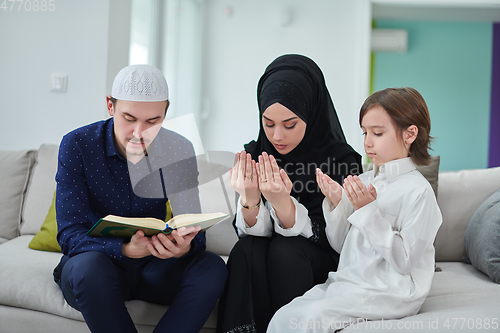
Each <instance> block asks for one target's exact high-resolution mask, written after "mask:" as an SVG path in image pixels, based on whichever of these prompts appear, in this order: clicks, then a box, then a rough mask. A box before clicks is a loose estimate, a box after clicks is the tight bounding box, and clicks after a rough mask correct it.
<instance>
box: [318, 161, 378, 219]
mask: <svg viewBox="0 0 500 333" xmlns="http://www.w3.org/2000/svg"><path fill="white" fill-rule="evenodd" d="M316 181H317V182H318V185H319V188H320V189H321V192H323V194H324V195H325V197H327V198H328V199H329V200H330V201H331V202H332V203H333V204H334V205H335V207H337V205H338V204H339V202H340V200H342V186H340V185H339V184H338V183H337V182H335V181H334V180H332V179H331V178H330V177H329V176H328V175H325V174H324V173H323V172H321V170H320V169H316ZM344 191H345V193H346V195H347V198H348V199H349V201H350V202H351V205H352V206H353V207H354V209H355V210H358V209H360V208H361V207H364V206H366V205H367V204H369V203H370V202H372V201H375V199H377V190H375V187H373V185H371V184H370V185H369V186H368V188H367V187H366V185H365V184H364V183H363V182H362V181H361V179H359V177H358V176H347V178H346V179H345V180H344Z"/></svg>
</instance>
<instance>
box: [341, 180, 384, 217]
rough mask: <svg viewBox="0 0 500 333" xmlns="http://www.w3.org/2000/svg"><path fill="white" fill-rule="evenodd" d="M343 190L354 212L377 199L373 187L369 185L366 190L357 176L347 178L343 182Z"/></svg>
mask: <svg viewBox="0 0 500 333" xmlns="http://www.w3.org/2000/svg"><path fill="white" fill-rule="evenodd" d="M344 190H345V192H346V195H347V198H349V201H350V202H351V205H352V206H353V207H354V209H355V210H358V209H360V208H361V207H364V206H366V205H367V204H369V203H370V202H372V201H375V199H377V191H376V190H375V187H373V185H372V184H370V185H369V186H368V188H367V187H366V186H365V184H364V183H363V182H362V181H361V179H359V177H358V176H347V178H346V179H345V180H344Z"/></svg>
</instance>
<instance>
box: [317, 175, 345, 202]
mask: <svg viewBox="0 0 500 333" xmlns="http://www.w3.org/2000/svg"><path fill="white" fill-rule="evenodd" d="M316 182H317V183H318V185H319V188H320V190H321V192H323V194H324V195H325V197H327V198H328V200H330V201H331V202H332V203H333V204H334V206H335V207H337V205H338V204H339V202H340V200H342V186H340V185H339V183H337V182H336V181H334V180H333V179H331V178H330V177H329V176H328V175H325V174H324V173H323V172H322V171H321V170H320V169H316Z"/></svg>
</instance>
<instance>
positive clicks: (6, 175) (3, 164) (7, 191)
mask: <svg viewBox="0 0 500 333" xmlns="http://www.w3.org/2000/svg"><path fill="white" fill-rule="evenodd" d="M35 155H36V153H35V152H30V151H28V150H22V151H0V188H1V189H2V191H0V211H1V212H2V214H1V215H0V243H2V242H3V241H5V240H8V239H12V238H14V237H16V236H18V235H19V225H20V224H21V210H22V206H23V203H24V200H23V199H24V195H25V193H26V188H27V185H28V180H29V175H30V172H31V169H32V167H33V164H34V161H35Z"/></svg>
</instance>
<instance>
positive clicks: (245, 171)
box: [229, 151, 295, 228]
mask: <svg viewBox="0 0 500 333" xmlns="http://www.w3.org/2000/svg"><path fill="white" fill-rule="evenodd" d="M229 177H230V179H231V186H232V187H233V188H234V190H235V191H236V192H238V193H239V194H240V197H241V198H240V200H241V204H242V205H245V206H248V207H254V206H255V205H257V204H258V203H259V202H260V196H261V194H262V195H263V196H264V197H265V198H266V200H267V201H269V203H270V204H271V205H272V206H273V208H274V210H275V212H276V215H277V216H278V217H279V219H280V221H281V223H282V224H283V226H284V227H285V228H291V227H292V226H293V225H294V224H295V205H294V204H293V202H292V199H291V198H290V192H291V191H292V187H293V184H292V182H291V180H290V178H289V177H288V175H287V174H286V172H285V170H282V169H281V170H280V168H279V166H278V163H277V162H276V159H275V158H274V157H273V156H272V155H268V154H267V153H266V152H263V153H262V155H260V156H259V163H256V162H255V161H254V160H252V156H251V155H250V154H247V153H246V152H245V151H242V152H240V153H237V154H236V158H235V164H234V167H233V168H231V170H230V171H229ZM258 211H259V210H258V209H243V217H244V219H245V222H246V223H247V225H248V226H250V227H251V226H253V225H255V223H256V222H257V219H256V216H257V213H258Z"/></svg>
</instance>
